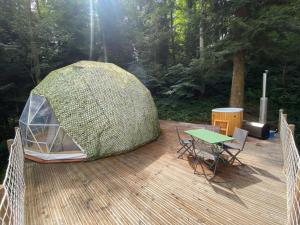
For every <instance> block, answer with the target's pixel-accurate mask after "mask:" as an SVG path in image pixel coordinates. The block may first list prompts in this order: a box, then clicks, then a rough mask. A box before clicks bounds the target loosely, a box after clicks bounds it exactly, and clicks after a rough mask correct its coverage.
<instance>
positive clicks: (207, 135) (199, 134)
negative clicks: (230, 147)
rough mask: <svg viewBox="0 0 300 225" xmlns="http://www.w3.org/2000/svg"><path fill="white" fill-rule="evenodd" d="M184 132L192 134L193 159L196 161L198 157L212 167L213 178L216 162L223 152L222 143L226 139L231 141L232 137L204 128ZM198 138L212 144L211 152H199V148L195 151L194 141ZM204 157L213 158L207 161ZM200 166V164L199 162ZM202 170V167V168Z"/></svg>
mask: <svg viewBox="0 0 300 225" xmlns="http://www.w3.org/2000/svg"><path fill="white" fill-rule="evenodd" d="M184 132H185V133H186V134H189V135H191V136H192V138H193V154H194V156H193V157H194V159H195V160H196V161H198V160H199V159H200V160H201V161H203V162H204V163H205V164H206V165H208V166H209V167H210V168H211V169H213V176H212V178H214V176H215V174H216V169H217V165H218V162H219V160H220V155H221V154H222V152H223V143H224V142H226V141H232V140H234V138H232V137H228V136H226V135H223V134H219V133H216V132H213V131H210V130H206V129H203V128H202V129H193V130H187V131H184ZM197 139H198V140H201V141H204V142H206V143H208V144H210V145H212V147H213V148H212V149H211V150H212V152H211V153H208V152H205V151H202V152H201V149H199V150H200V152H199V153H196V149H195V142H197ZM205 157H206V158H210V159H212V160H213V163H208V162H206V161H205ZM201 167H202V164H201ZM202 169H203V168H202ZM196 170H197V163H196V166H195V167H194V173H197V171H196ZM203 171H204V169H203ZM204 175H205V177H206V178H207V176H206V174H205V173H204ZM212 178H211V179H212Z"/></svg>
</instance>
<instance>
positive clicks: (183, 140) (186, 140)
mask: <svg viewBox="0 0 300 225" xmlns="http://www.w3.org/2000/svg"><path fill="white" fill-rule="evenodd" d="M181 142H182V144H185V145H187V144H191V143H192V140H190V139H181Z"/></svg>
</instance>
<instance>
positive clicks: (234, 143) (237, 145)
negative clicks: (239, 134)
mask: <svg viewBox="0 0 300 225" xmlns="http://www.w3.org/2000/svg"><path fill="white" fill-rule="evenodd" d="M224 147H225V148H226V147H227V148H234V149H241V145H240V144H239V143H236V142H228V143H224Z"/></svg>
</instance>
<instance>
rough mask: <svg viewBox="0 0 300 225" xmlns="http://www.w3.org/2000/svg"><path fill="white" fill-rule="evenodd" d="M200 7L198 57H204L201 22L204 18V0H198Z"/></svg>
mask: <svg viewBox="0 0 300 225" xmlns="http://www.w3.org/2000/svg"><path fill="white" fill-rule="evenodd" d="M200 7H201V9H200V10H201V16H200V23H199V58H200V59H203V58H204V37H203V24H204V23H203V22H202V20H203V19H204V2H203V0H200Z"/></svg>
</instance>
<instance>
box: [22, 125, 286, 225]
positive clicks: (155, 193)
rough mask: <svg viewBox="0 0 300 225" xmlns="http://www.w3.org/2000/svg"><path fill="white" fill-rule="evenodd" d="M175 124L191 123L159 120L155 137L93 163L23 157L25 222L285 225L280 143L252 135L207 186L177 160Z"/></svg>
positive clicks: (184, 161) (32, 224) (34, 224)
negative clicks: (233, 161) (45, 161)
mask: <svg viewBox="0 0 300 225" xmlns="http://www.w3.org/2000/svg"><path fill="white" fill-rule="evenodd" d="M175 126H179V127H180V128H181V129H188V128H192V127H195V125H193V124H187V123H176V122H171V121H161V128H162V135H161V136H160V138H159V139H158V140H157V141H155V142H153V143H150V144H148V145H146V146H143V147H141V148H139V149H137V150H135V151H133V152H130V153H127V154H123V155H119V156H115V157H109V158H105V159H100V160H97V161H92V162H80V163H65V164H38V163H34V162H31V161H27V162H26V164H25V174H26V177H25V179H26V204H25V208H26V212H25V217H26V218H25V220H26V224H28V225H42V224H46V225H52V224H60V225H61V224H70V225H77V224H89V225H90V224H105V225H106V224H164V225H165V224H213V225H216V224H226V225H227V224H228V225H231V224H237V225H243V224H249V225H250V224H251V225H252V224H256V225H257V224H263V225H266V224H284V222H285V218H286V215H285V214H286V194H285V183H284V175H283V173H282V159H281V152H280V148H279V144H278V142H276V141H272V142H270V141H259V140H256V139H253V138H249V140H248V142H247V144H246V149H245V151H244V152H243V153H242V154H241V155H240V159H241V161H243V162H244V163H245V165H244V166H232V167H222V168H221V169H220V171H219V173H218V174H217V177H216V179H215V182H214V183H210V182H208V181H207V180H206V179H205V178H204V177H202V176H197V175H194V174H193V169H192V167H191V165H190V164H189V161H188V160H187V159H186V158H184V159H177V157H176V149H177V139H176V133H175ZM199 168H200V167H199ZM199 172H200V171H199Z"/></svg>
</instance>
